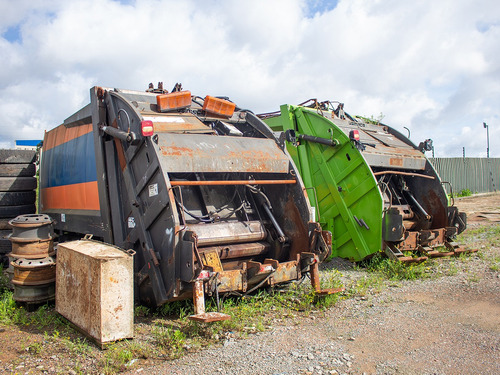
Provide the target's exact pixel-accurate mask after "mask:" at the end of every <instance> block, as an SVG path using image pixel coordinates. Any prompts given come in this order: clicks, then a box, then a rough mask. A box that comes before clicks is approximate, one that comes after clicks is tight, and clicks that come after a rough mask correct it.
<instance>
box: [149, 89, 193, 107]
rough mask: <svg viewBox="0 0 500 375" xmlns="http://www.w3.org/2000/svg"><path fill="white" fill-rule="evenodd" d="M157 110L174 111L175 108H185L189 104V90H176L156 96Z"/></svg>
mask: <svg viewBox="0 0 500 375" xmlns="http://www.w3.org/2000/svg"><path fill="white" fill-rule="evenodd" d="M156 105H157V109H158V112H168V111H174V110H176V109H181V108H187V107H189V106H190V105H191V92H190V91H176V92H171V93H170V94H161V95H157V96H156Z"/></svg>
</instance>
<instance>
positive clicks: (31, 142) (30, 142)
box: [16, 139, 42, 147]
mask: <svg viewBox="0 0 500 375" xmlns="http://www.w3.org/2000/svg"><path fill="white" fill-rule="evenodd" d="M40 142H42V140H40V139H16V146H33V147H36V146H38V144H39V143H40Z"/></svg>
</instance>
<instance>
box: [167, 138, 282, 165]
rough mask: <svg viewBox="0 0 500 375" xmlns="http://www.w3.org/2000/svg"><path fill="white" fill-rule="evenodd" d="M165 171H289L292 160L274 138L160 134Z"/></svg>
mask: <svg viewBox="0 0 500 375" xmlns="http://www.w3.org/2000/svg"><path fill="white" fill-rule="evenodd" d="M158 146H159V147H160V155H159V156H160V157H162V159H163V160H162V165H163V166H164V167H165V168H166V172H169V173H172V172H239V173H241V172H248V173H260V172H267V173H288V168H289V164H290V162H289V160H288V158H287V156H286V155H285V154H284V153H283V152H281V150H280V149H279V148H278V147H276V143H275V141H274V140H272V139H267V138H265V139H264V138H247V137H217V136H212V135H206V134H190V135H189V137H186V135H183V134H176V133H169V134H165V133H162V134H158Z"/></svg>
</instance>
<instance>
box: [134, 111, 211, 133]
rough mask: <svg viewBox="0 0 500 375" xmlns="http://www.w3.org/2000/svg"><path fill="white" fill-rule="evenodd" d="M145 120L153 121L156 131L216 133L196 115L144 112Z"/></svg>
mask: <svg viewBox="0 0 500 375" xmlns="http://www.w3.org/2000/svg"><path fill="white" fill-rule="evenodd" d="M143 120H149V121H152V122H153V124H154V129H155V132H156V133H163V132H174V133H175V132H177V133H191V132H198V133H214V131H213V130H212V129H211V128H210V127H209V126H207V125H205V124H204V123H203V122H201V121H200V120H198V118H197V117H196V116H194V115H191V114H188V113H183V114H182V116H181V115H180V114H178V113H175V114H163V115H160V114H158V113H156V112H153V113H152V114H148V115H145V114H143Z"/></svg>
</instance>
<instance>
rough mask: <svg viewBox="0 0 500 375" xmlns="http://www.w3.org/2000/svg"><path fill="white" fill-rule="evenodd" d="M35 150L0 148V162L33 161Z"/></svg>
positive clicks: (17, 162)
mask: <svg viewBox="0 0 500 375" xmlns="http://www.w3.org/2000/svg"><path fill="white" fill-rule="evenodd" d="M35 158H36V152H35V151H33V150H0V163H9V164H12V163H14V164H19V163H25V164H27V163H34V162H35Z"/></svg>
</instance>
